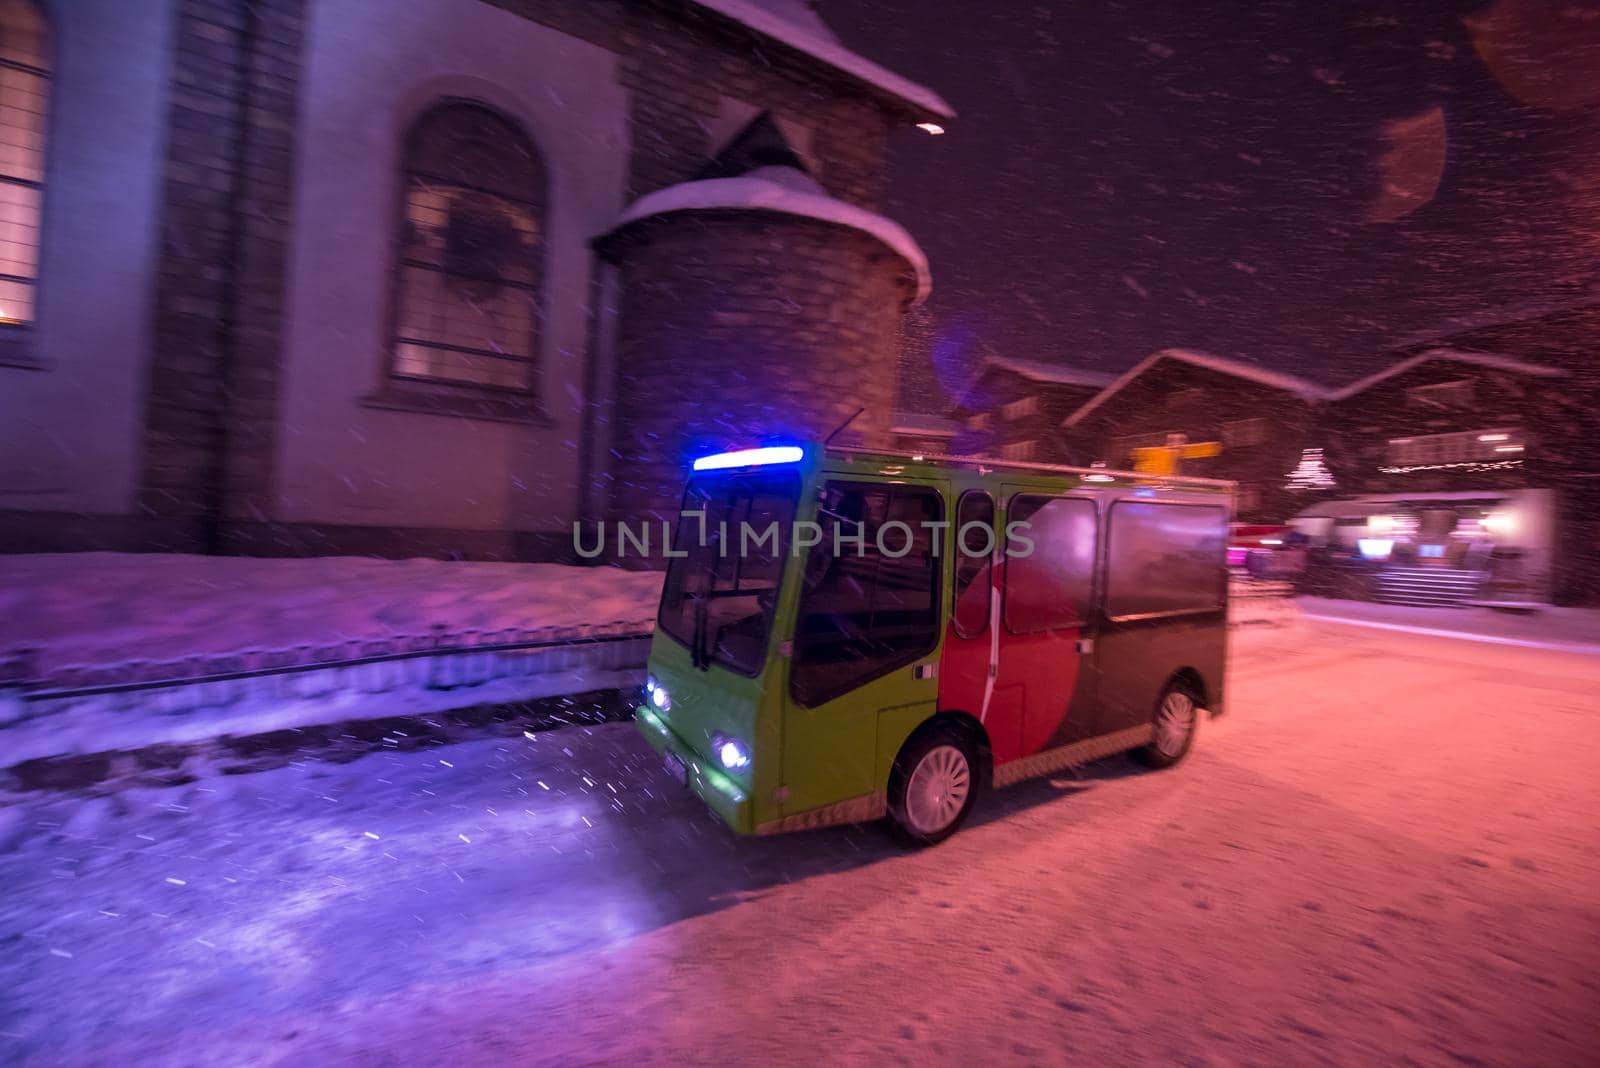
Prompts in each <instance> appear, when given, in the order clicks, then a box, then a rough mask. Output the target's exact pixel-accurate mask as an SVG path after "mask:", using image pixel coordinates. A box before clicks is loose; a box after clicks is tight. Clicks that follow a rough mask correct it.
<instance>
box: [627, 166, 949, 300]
mask: <svg viewBox="0 0 1600 1068" xmlns="http://www.w3.org/2000/svg"><path fill="white" fill-rule="evenodd" d="M679 211H770V212H776V213H778V214H780V215H797V216H800V217H802V218H807V219H817V220H820V221H822V222H828V223H833V224H834V225H836V226H845V227H849V228H850V229H852V230H859V231H861V232H862V233H864V234H869V235H871V236H872V237H875V238H877V239H878V240H879V241H881V242H883V243H884V244H885V245H887V246H889V248H890V249H892V250H893V251H894V252H895V253H896V254H898V255H899V256H900V258H901V259H903V260H905V261H906V262H907V263H908V264H910V265H911V269H912V270H913V271H914V272H915V273H916V278H917V293H916V296H915V298H914V299H913V300H912V303H913V304H921V303H922V302H923V301H924V300H926V299H927V296H928V293H929V292H930V291H931V290H932V289H933V275H932V274H931V273H930V272H929V270H928V257H927V256H926V255H924V254H923V251H922V248H921V246H919V245H918V244H917V242H916V239H915V238H913V237H912V236H911V235H910V234H909V233H907V232H906V229H905V227H903V226H901V225H900V224H899V223H897V222H895V221H894V220H893V219H887V218H884V217H883V216H882V215H879V214H877V213H875V212H870V211H868V210H867V209H866V208H860V207H857V206H856V205H854V204H846V203H845V202H844V201H842V200H838V199H836V198H834V197H831V196H829V195H828V194H827V192H826V191H825V190H824V189H823V188H822V186H820V185H818V184H817V182H816V179H814V178H812V177H811V176H810V175H808V174H805V173H804V172H802V171H797V170H795V169H794V168H793V167H759V168H757V169H756V170H753V171H751V172H750V173H749V174H746V175H743V176H741V177H738V178H706V179H702V180H701V181H698V182H682V183H680V184H678V185H669V186H667V187H666V188H665V189H658V190H656V191H655V192H654V193H646V194H645V195H644V196H642V197H640V198H639V199H638V200H636V201H634V202H633V204H632V205H630V206H629V208H628V210H627V211H625V212H623V213H622V218H621V219H619V220H618V221H617V226H619V227H622V226H626V225H628V224H629V223H632V222H637V221H639V220H640V219H647V218H650V217H651V216H654V215H667V214H670V213H672V212H679Z"/></svg>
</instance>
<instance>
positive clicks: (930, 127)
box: [917, 122, 944, 135]
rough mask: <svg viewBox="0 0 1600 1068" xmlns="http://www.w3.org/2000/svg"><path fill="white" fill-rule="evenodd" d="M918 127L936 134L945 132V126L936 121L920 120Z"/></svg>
mask: <svg viewBox="0 0 1600 1068" xmlns="http://www.w3.org/2000/svg"><path fill="white" fill-rule="evenodd" d="M917 129H919V130H921V131H922V132H923V133H929V134H935V135H938V134H942V133H944V127H943V126H940V125H939V124H938V123H936V122H919V123H917Z"/></svg>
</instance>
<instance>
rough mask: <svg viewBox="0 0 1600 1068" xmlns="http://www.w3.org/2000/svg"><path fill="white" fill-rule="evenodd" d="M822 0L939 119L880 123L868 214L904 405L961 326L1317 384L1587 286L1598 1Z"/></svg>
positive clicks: (925, 399)
mask: <svg viewBox="0 0 1600 1068" xmlns="http://www.w3.org/2000/svg"><path fill="white" fill-rule="evenodd" d="M818 9H819V11H820V12H821V13H822V14H823V16H824V17H825V18H826V19H827V20H828V22H829V24H830V25H831V26H832V27H833V28H834V30H835V31H836V32H837V33H838V34H839V35H840V37H841V38H843V40H844V41H845V43H846V44H848V45H850V46H851V47H853V48H855V49H856V50H858V51H860V52H861V53H863V54H865V55H867V56H869V57H871V58H873V59H875V60H877V61H879V62H881V63H883V64H884V65H886V66H888V67H890V68H891V69H893V70H895V71H897V72H899V73H902V74H904V75H906V76H907V77H910V78H913V79H915V80H917V81H921V82H923V83H925V84H927V85H929V86H931V87H933V88H935V89H936V90H938V91H939V92H940V93H941V94H942V95H943V96H944V97H945V98H946V99H947V100H948V101H950V103H951V104H952V106H953V107H954V108H955V109H956V111H957V112H958V118H957V119H956V120H955V121H954V122H952V123H950V124H949V127H950V129H949V132H948V133H947V134H945V135H944V136H942V137H931V136H927V135H925V134H921V133H918V132H916V131H905V132H899V133H897V134H896V135H895V137H894V141H893V160H892V170H891V189H890V192H889V196H888V201H887V205H886V210H887V212H888V213H889V214H890V215H892V216H893V217H895V218H896V219H898V220H899V221H901V222H902V223H904V224H905V225H906V226H907V227H908V228H909V229H910V230H911V231H912V233H913V234H914V235H915V236H916V237H917V238H918V239H919V241H921V242H922V245H923V247H924V249H926V251H927V252H928V254H929V257H930V259H931V260H932V264H933V275H934V295H933V297H932V299H931V300H930V303H929V306H928V309H927V313H926V317H925V319H924V321H923V322H922V323H921V324H918V332H919V333H920V334H921V335H922V336H923V337H925V338H927V339H928V340H927V341H925V342H924V346H922V347H925V348H926V349H927V350H929V351H931V354H932V355H931V356H930V355H928V353H927V352H919V351H916V349H917V348H918V347H919V346H913V351H912V352H911V354H910V355H909V356H908V366H907V369H906V379H907V392H908V404H910V405H913V406H916V407H920V408H923V409H925V410H939V409H941V408H942V407H943V406H944V403H945V401H944V399H943V398H944V395H945V394H947V393H948V391H949V389H950V387H951V386H953V385H955V384H958V383H959V382H960V381H962V380H963V379H964V377H965V375H966V374H967V373H968V371H969V369H970V367H971V365H972V362H973V359H974V356H975V354H976V353H978V352H980V351H981V350H982V348H983V346H985V345H987V346H990V347H992V348H993V349H994V350H995V351H998V352H1001V353H1004V354H1008V355H1013V356H1023V357H1028V358H1034V359H1042V360H1049V361H1053V362H1060V363H1070V364H1076V365H1080V366H1086V367H1094V368H1100V369H1104V370H1112V371H1116V370H1122V369H1124V368H1126V367H1127V366H1129V365H1130V364H1132V363H1133V362H1135V361H1136V360H1138V359H1139V358H1141V357H1142V356H1144V355H1147V354H1148V353H1150V352H1152V351H1154V350H1156V349H1159V348H1164V347H1168V346H1185V347H1192V348H1201V349H1206V350H1209V351H1213V352H1218V353H1222V354H1226V355H1231V356H1238V357H1242V358H1246V359H1251V360H1256V361H1259V362H1261V363H1263V364H1265V365H1268V366H1272V367H1276V368H1279V369H1283V370H1288V371H1293V372H1296V373H1300V374H1303V375H1306V376H1308V377H1312V378H1317V379H1321V380H1325V381H1331V382H1340V381H1345V380H1348V379H1349V378H1352V377H1354V376H1355V375H1356V374H1357V373H1358V372H1365V371H1366V370H1367V369H1369V368H1370V366H1371V363H1372V359H1373V357H1374V356H1375V355H1376V354H1377V353H1379V352H1381V350H1382V349H1383V348H1384V347H1386V346H1392V345H1395V344H1398V343H1401V342H1404V341H1409V340H1414V339H1415V335H1417V334H1419V333H1424V332H1431V331H1434V330H1438V329H1441V328H1445V327H1448V326H1449V325H1450V323H1451V322H1452V320H1453V319H1454V320H1455V321H1460V319H1461V318H1463V317H1464V318H1467V319H1471V318H1477V317H1482V316H1484V315H1486V314H1492V313H1494V312H1496V311H1516V310H1520V309H1529V308H1534V307H1539V306H1545V305H1550V304H1552V303H1557V302H1561V301H1568V300H1571V299H1573V298H1574V294H1575V293H1578V292H1584V291H1589V290H1591V289H1592V287H1593V286H1594V285H1595V284H1596V281H1597V280H1600V271H1597V255H1600V0H1584V2H1580V3H1544V2H1535V0H1500V2H1498V3H1494V4H1484V3H1470V4H1469V3H1442V2H1436V0H1413V2H1408V3H1404V4H1397V3H1393V2H1392V0H1390V2H1384V3H1370V2H1346V0H1339V2H1331V0H1304V2H1301V0H1293V2H1263V3H1242V2H1236V3H1217V2H1210V3H1188V2H1184V3H1173V2H1170V0H1167V2H1159V0H1149V2H1110V0H1105V2H1094V3H1090V2H1072V3H1066V2H1055V3H1022V2H1010V0H1000V2H995V3H985V2H978V0H873V2H871V3H866V2H861V0H824V2H822V3H820V4H819V5H818ZM1396 12H1403V14H1396ZM941 386H942V387H943V388H941Z"/></svg>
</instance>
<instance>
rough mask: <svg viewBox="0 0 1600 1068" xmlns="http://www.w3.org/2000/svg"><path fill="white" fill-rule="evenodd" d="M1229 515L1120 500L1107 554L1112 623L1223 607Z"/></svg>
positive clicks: (1202, 508)
mask: <svg viewBox="0 0 1600 1068" xmlns="http://www.w3.org/2000/svg"><path fill="white" fill-rule="evenodd" d="M1227 543H1228V513H1227V511H1226V510H1225V509H1222V508H1211V507H1206V506H1203V505H1185V504H1163V503H1157V502H1144V501H1118V502H1117V503H1116V504H1114V505H1112V507H1111V530H1110V538H1109V541H1108V542H1107V552H1106V614H1107V615H1109V616H1110V617H1111V618H1113V619H1129V618H1138V617H1142V616H1161V615H1176V614H1179V613H1186V612H1205V611H1211V610H1214V609H1220V608H1221V607H1222V604H1223V589H1224V583H1225V582H1226V581H1227V571H1226V568H1225V564H1226V559H1227V557H1226V552H1227Z"/></svg>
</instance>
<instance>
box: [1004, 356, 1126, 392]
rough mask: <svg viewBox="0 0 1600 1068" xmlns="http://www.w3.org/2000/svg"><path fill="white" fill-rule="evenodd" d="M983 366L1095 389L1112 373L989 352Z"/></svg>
mask: <svg viewBox="0 0 1600 1068" xmlns="http://www.w3.org/2000/svg"><path fill="white" fill-rule="evenodd" d="M983 362H984V365H985V367H1000V368H1003V369H1005V370H1007V371H1011V372H1013V373H1015V374H1019V375H1021V376H1022V377H1023V378H1031V379H1033V380H1034V381H1035V382H1048V383H1050V384H1051V385H1056V386H1094V387H1095V388H1097V389H1100V388H1104V387H1105V386H1108V385H1110V384H1111V380H1112V378H1114V377H1115V376H1114V375H1111V374H1109V373H1107V372H1105V371H1089V370H1085V369H1084V368H1081V367H1068V366H1066V365H1065V364H1059V363H1046V362H1045V361H1043V360H1022V359H1018V358H1017V357H1015V356H1000V355H996V354H991V355H989V356H988V357H987V358H985V359H984V361H983Z"/></svg>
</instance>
